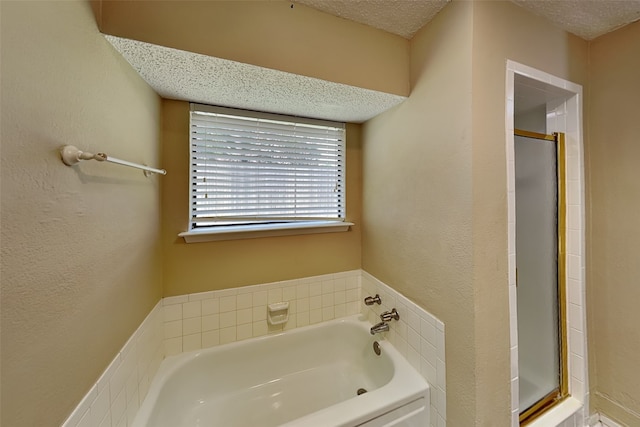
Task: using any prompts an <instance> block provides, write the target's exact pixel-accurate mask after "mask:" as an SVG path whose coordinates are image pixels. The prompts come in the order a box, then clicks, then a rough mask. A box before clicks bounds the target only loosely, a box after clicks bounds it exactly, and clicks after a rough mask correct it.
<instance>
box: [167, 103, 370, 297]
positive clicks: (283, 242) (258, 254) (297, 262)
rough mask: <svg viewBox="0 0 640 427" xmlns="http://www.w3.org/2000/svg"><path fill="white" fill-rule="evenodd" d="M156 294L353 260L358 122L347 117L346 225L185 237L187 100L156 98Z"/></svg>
mask: <svg viewBox="0 0 640 427" xmlns="http://www.w3.org/2000/svg"><path fill="white" fill-rule="evenodd" d="M162 123H163V130H162V153H163V165H164V167H166V168H167V170H170V171H171V172H172V173H171V174H168V175H167V176H166V177H164V180H163V189H162V200H163V201H162V214H163V219H162V224H163V234H162V241H163V244H162V247H163V280H164V296H171V295H180V294H186V293H193V292H203V291H210V290H215V289H225V288H234V287H238V286H245V285H254V284H259V283H268V282H275V281H279V280H288V279H296V278H300V277H306V276H314V275H318V274H326V273H334V272H339V271H346V270H354V269H358V268H360V230H361V228H362V224H361V222H360V217H361V196H360V194H361V170H360V169H361V146H360V125H355V124H349V125H347V187H346V191H347V221H351V222H354V223H355V225H354V226H353V227H351V230H350V231H348V232H340V233H327V234H308V235H299V236H280V237H265V238H258V239H247V240H228V241H220V242H207V243H189V244H187V243H185V242H184V239H183V238H182V237H178V233H181V232H183V231H186V230H187V228H188V220H189V103H187V102H181V101H168V100H163V102H162Z"/></svg>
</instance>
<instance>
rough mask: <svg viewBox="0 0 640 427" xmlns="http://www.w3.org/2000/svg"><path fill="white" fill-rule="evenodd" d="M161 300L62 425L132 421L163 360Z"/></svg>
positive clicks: (95, 426)
mask: <svg viewBox="0 0 640 427" xmlns="http://www.w3.org/2000/svg"><path fill="white" fill-rule="evenodd" d="M163 324H164V319H163V311H162V302H159V303H158V304H156V306H155V307H154V308H153V310H151V312H150V313H149V314H148V315H147V317H146V318H145V319H144V321H143V322H142V323H141V324H140V327H138V329H137V330H136V331H135V332H134V333H133V334H132V335H131V338H129V340H128V341H127V343H126V344H125V345H124V346H123V347H122V350H120V351H119V352H118V353H117V354H116V356H115V357H114V359H113V361H112V362H111V363H110V364H109V366H108V367H107V368H106V369H105V370H104V372H103V374H102V375H101V376H100V378H99V379H98V381H97V382H96V383H95V384H94V385H93V386H92V387H91V389H90V390H89V392H88V393H87V394H86V395H85V396H84V398H83V399H82V400H81V401H80V403H79V404H78V406H77V407H76V408H75V409H74V411H73V412H72V413H71V415H69V417H68V418H67V419H66V421H65V422H64V423H63V424H62V427H107V426H108V427H112V426H113V427H126V426H128V425H130V424H131V422H132V421H133V418H134V417H135V415H136V413H137V412H138V408H139V407H140V404H142V401H143V400H144V398H145V396H146V395H147V391H148V389H149V384H150V383H151V380H152V379H153V377H154V375H155V374H156V371H157V370H158V367H159V366H160V363H161V362H162V360H163V359H164V346H163V341H164V338H163Z"/></svg>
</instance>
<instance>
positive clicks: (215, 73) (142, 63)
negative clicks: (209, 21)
mask: <svg viewBox="0 0 640 427" xmlns="http://www.w3.org/2000/svg"><path fill="white" fill-rule="evenodd" d="M105 37H106V38H107V40H108V41H109V42H110V43H111V44H112V45H113V46H114V47H115V48H116V50H117V51H118V52H120V54H121V55H122V56H123V57H124V58H125V59H126V60H127V62H129V64H131V66H132V67H133V68H134V69H135V70H136V71H137V72H138V73H139V74H140V76H142V78H143V79H144V80H145V81H146V82H147V83H148V84H149V85H150V86H151V87H152V88H153V89H154V90H155V91H156V92H157V93H158V94H159V95H160V96H162V97H163V98H167V99H178V100H183V101H191V102H198V103H202V104H210V105H222V106H225V107H233V108H243V109H247V110H256V111H267V112H270V113H278V114H288V115H293V116H304V117H313V118H317V119H325V120H334V121H340V122H352V123H362V122H364V121H366V120H369V119H370V118H372V117H375V116H377V115H378V114H380V113H382V112H384V111H386V110H388V109H389V108H391V107H393V106H395V105H397V104H399V103H401V102H402V101H404V100H405V99H406V98H405V97H403V96H398V95H392V94H389V93H382V92H377V91H374V90H369V89H363V88H359V87H354V86H348V85H345V84H340V83H333V82H328V81H325V80H320V79H314V78H311V77H305V76H299V75H297V74H292V73H286V72H283V71H277V70H272V69H268V68H262V67H258V66H255V65H249V64H243V63H240V62H235V61H229V60H226V59H220V58H215V57H212V56H206V55H199V54H196V53H192V52H186V51H183V50H177V49H171V48H168V47H163V46H158V45H154V44H150V43H144V42H140V41H136V40H130V39H124V38H120V37H114V36H109V35H105Z"/></svg>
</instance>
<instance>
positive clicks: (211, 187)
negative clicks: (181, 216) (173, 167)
mask: <svg viewBox="0 0 640 427" xmlns="http://www.w3.org/2000/svg"><path fill="white" fill-rule="evenodd" d="M190 140H191V143H190V147H191V154H190V161H191V168H190V184H189V185H190V188H189V189H190V197H191V198H190V223H189V224H190V225H189V230H190V231H198V230H207V231H213V230H219V231H224V230H227V231H230V230H238V229H239V227H244V228H246V226H257V225H262V226H270V227H267V228H278V226H279V225H282V224H286V225H291V224H294V225H295V224H297V225H300V226H309V224H312V225H313V223H320V222H324V223H326V222H327V221H330V222H332V223H340V222H342V221H344V219H345V126H344V123H335V122H327V121H321V120H312V119H302V118H298V117H289V116H280V115H275V114H266V113H256V112H249V111H244V110H234V109H229V108H221V107H210V106H204V105H197V104H191V124H190ZM280 228H282V227H280Z"/></svg>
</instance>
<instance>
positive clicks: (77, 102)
mask: <svg viewBox="0 0 640 427" xmlns="http://www.w3.org/2000/svg"><path fill="white" fill-rule="evenodd" d="M1 10H2V12H1V14H2V22H1V27H2V70H1V72H2V86H1V89H2V133H1V138H2V172H1V174H2V175H1V176H2V195H1V214H2V226H1V231H2V303H1V306H2V336H1V339H2V360H1V361H2V379H1V384H2V419H1V424H2V425H3V426H7V427H9V426H11V427H23V426H24V427H33V426H39V427H40V426H42V427H44V426H59V425H60V424H61V423H62V422H63V421H64V419H65V418H66V416H67V415H69V413H70V412H71V410H72V409H73V408H74V407H75V406H76V404H77V403H78V402H79V400H80V399H81V398H82V397H83V396H84V394H85V393H86V392H87V391H88V390H89V387H90V386H91V385H92V384H93V383H94V382H95V381H96V380H97V379H98V376H99V375H100V374H101V372H102V370H103V369H104V368H105V367H106V366H107V365H108V363H109V362H110V361H111V360H112V358H113V357H114V356H115V354H116V353H117V351H118V350H119V349H120V348H121V347H122V345H123V344H124V343H125V340H126V339H127V338H128V337H129V336H130V335H131V333H133V331H134V330H135V329H136V328H137V327H138V325H139V324H140V322H141V321H142V320H143V319H144V317H145V316H146V315H147V313H148V312H149V311H150V310H151V308H152V307H153V306H154V305H155V303H156V302H157V301H158V300H159V298H160V295H161V278H160V261H159V260H160V258H159V256H160V251H159V248H160V246H159V241H158V240H159V239H158V238H159V227H160V224H159V214H158V212H159V209H160V193H159V178H157V177H156V178H151V179H147V178H145V177H144V176H143V174H142V172H140V171H136V170H133V169H127V168H122V167H119V166H117V165H112V164H99V163H97V162H89V163H83V164H82V165H80V166H79V167H76V168H73V169H72V168H69V167H67V166H64V165H63V164H62V162H61V161H60V158H59V154H58V147H60V146H61V145H63V144H76V145H78V146H79V147H81V148H84V149H86V150H88V151H90V150H95V151H97V150H104V151H106V152H107V153H111V154H113V155H116V154H117V156H118V157H121V158H124V159H129V160H132V161H138V162H145V163H149V164H158V160H159V150H158V140H159V125H160V124H159V117H160V110H159V109H160V103H159V98H158V97H157V95H156V94H155V93H154V92H153V91H152V90H151V89H150V88H149V87H148V86H147V85H146V84H145V83H144V82H143V81H142V80H141V79H140V78H139V77H138V76H137V75H136V73H135V72H134V71H133V70H132V69H131V67H130V66H129V65H128V64H127V63H126V62H125V61H124V60H123V59H122V58H121V57H120V56H119V55H118V54H117V53H116V52H115V51H114V50H113V49H112V48H111V46H110V45H109V43H107V42H106V41H105V40H104V38H103V37H102V36H101V35H100V33H99V32H98V30H97V27H96V24H95V21H94V18H93V15H92V12H91V7H90V5H89V3H87V2H77V1H76V2H50V1H46V2H24V1H18V2H11V1H3V2H1Z"/></svg>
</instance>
